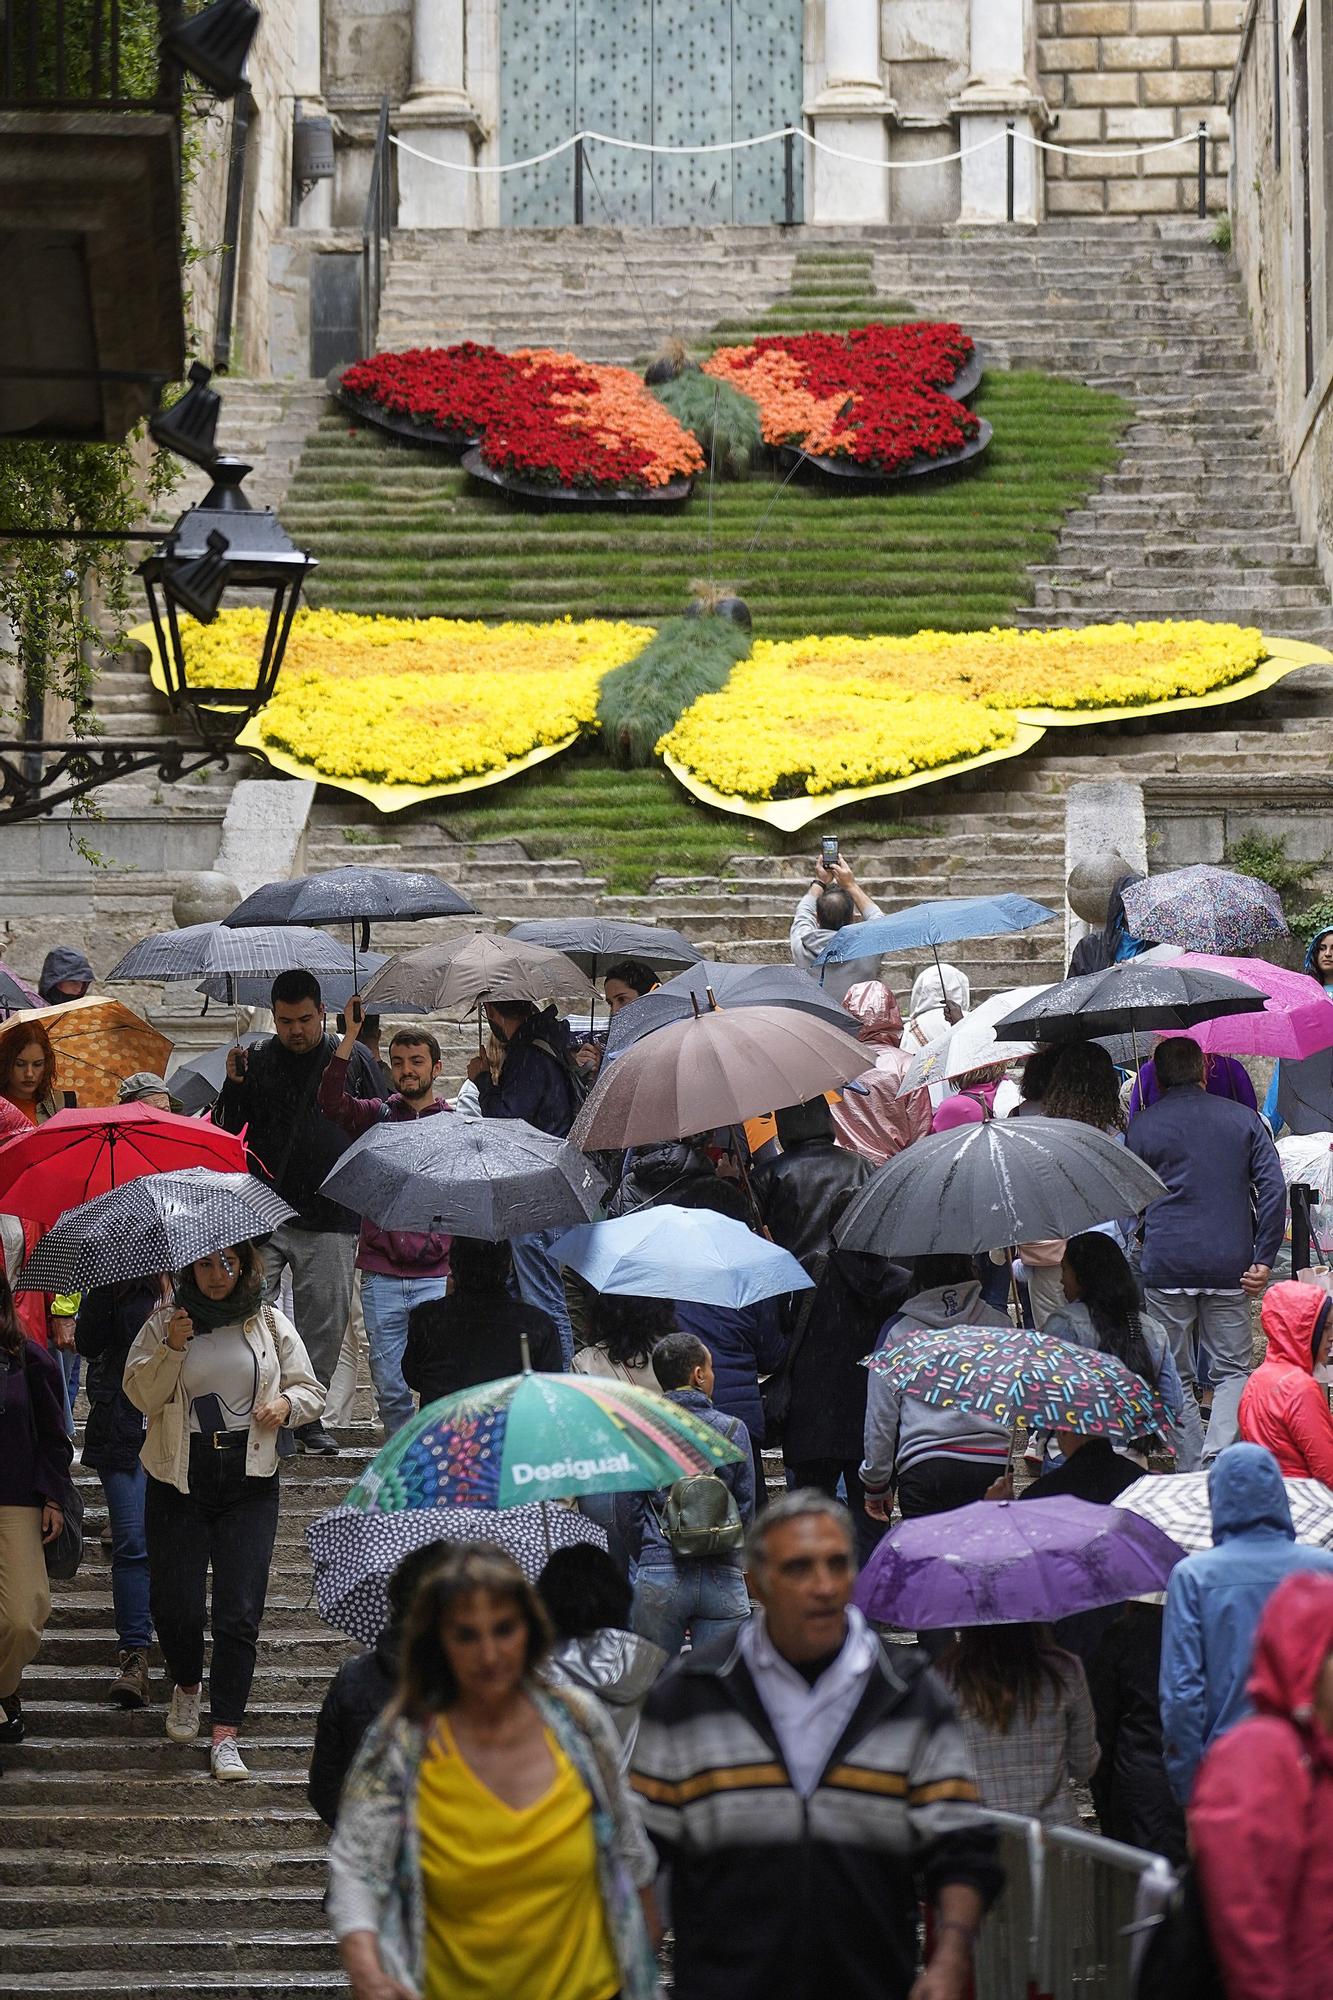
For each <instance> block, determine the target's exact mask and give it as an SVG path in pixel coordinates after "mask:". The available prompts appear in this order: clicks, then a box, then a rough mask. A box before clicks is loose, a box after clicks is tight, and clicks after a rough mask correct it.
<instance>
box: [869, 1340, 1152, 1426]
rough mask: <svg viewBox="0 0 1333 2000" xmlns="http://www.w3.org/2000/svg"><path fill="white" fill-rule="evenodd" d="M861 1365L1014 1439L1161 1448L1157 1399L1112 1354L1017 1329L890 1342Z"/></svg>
mask: <svg viewBox="0 0 1333 2000" xmlns="http://www.w3.org/2000/svg"><path fill="white" fill-rule="evenodd" d="M866 1366H867V1367H868V1368H869V1369H870V1370H871V1371H872V1372H873V1373H875V1374H877V1375H891V1376H893V1378H894V1380H895V1381H896V1382H897V1384H898V1386H899V1388H900V1389H902V1391H903V1392H904V1394H906V1395H909V1396H916V1397H917V1398H918V1399H919V1400H920V1401H921V1402H923V1403H932V1404H933V1405H934V1406H935V1408H936V1409H940V1410H948V1409H954V1410H966V1411H967V1412H968V1414H969V1415H971V1416H975V1417H985V1418H986V1419H987V1420H988V1422H990V1423H993V1424H1000V1425H1002V1426H1003V1427H1004V1428H1005V1429H1006V1430H1012V1429H1013V1428H1014V1426H1015V1425H1016V1424H1019V1423H1024V1424H1026V1425H1027V1427H1028V1429H1029V1430H1038V1431H1075V1432H1077V1434H1078V1435H1079V1436H1080V1437H1109V1438H1111V1439H1113V1440H1114V1441H1115V1442H1117V1443H1121V1444H1128V1443H1129V1442H1130V1440H1131V1439H1133V1438H1140V1437H1146V1436H1148V1435H1149V1434H1150V1433H1151V1432H1154V1431H1155V1432H1156V1434H1157V1436H1158V1437H1159V1438H1161V1439H1163V1440H1164V1441H1165V1442H1167V1443H1168V1444H1169V1441H1170V1436H1171V1420H1170V1418H1169V1416H1168V1415H1167V1411H1166V1405H1165V1404H1164V1403H1163V1401H1162V1399H1161V1397H1160V1396H1159V1395H1158V1393H1157V1391H1156V1390H1155V1389H1153V1388H1151V1387H1150V1386H1149V1385H1148V1383H1146V1382H1145V1381H1144V1380H1143V1379H1142V1377H1141V1376H1138V1375H1135V1374H1134V1372H1133V1370H1132V1369H1129V1368H1126V1367H1125V1365H1124V1363H1123V1362H1122V1361H1117V1360H1116V1359H1115V1357H1114V1355H1111V1354H1101V1353H1099V1352H1098V1351H1097V1349H1095V1348H1087V1347H1074V1346H1071V1345H1070V1343H1069V1342H1068V1341H1065V1340H1046V1339H1043V1338H1042V1336H1041V1335H1040V1334H1036V1333H1028V1332H1027V1331H1026V1330H1025V1329H1022V1328H1015V1327H990V1326H958V1327H951V1328H950V1329H948V1331H946V1332H938V1331H926V1330H921V1331H919V1332H915V1333H911V1332H908V1333H905V1334H903V1335H902V1336H901V1337H900V1338H899V1337H895V1339H894V1341H893V1345H892V1346H891V1347H886V1348H881V1349H880V1351H879V1352H878V1353H876V1354H872V1355H871V1356H870V1357H869V1359H868V1361H867V1363H866Z"/></svg>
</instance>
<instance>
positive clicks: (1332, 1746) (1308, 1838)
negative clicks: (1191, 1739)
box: [1189, 1575, 1333, 2000]
mask: <svg viewBox="0 0 1333 2000" xmlns="http://www.w3.org/2000/svg"><path fill="white" fill-rule="evenodd" d="M1249 1693H1250V1700H1251V1702H1252V1703H1253V1706H1254V1713H1253V1715H1252V1716H1250V1717H1249V1719H1248V1720H1247V1721H1245V1722H1241V1723H1238V1724H1237V1726H1236V1728H1235V1729H1233V1730H1232V1731H1231V1733H1230V1735H1228V1736H1225V1737H1224V1738H1223V1739H1222V1741H1221V1742H1220V1743H1216V1744H1214V1746H1213V1748H1212V1749H1211V1750H1210V1751H1209V1752H1208V1755H1207V1756H1206V1757H1205V1759H1204V1761H1203V1766H1202V1768H1201V1770H1200V1772H1199V1777H1198V1782H1197V1783H1196V1785H1195V1787H1194V1797H1193V1798H1192V1800H1191V1801H1190V1811H1189V1830H1190V1843H1191V1846H1192V1848H1193V1851H1194V1860H1195V1867H1196V1869H1197V1871H1198V1883H1199V1892H1200V1897H1201V1900H1202V1904H1203V1910H1204V1915H1205V1916H1206V1918H1207V1921H1208V1932H1209V1938H1210V1941H1211V1943H1212V1947H1213V1952H1214V1955H1215V1957H1216V1960H1217V1966H1218V1970H1219V1971H1220V1973H1221V1975H1222V1984H1223V1987H1224V1989H1225V1993H1226V2000H1314V1996H1315V1995H1316V1994H1320V1993H1326V1992H1327V1991H1328V1979H1329V1970H1328V1968H1329V1960H1330V1956H1333V1580H1331V1579H1330V1578H1328V1577H1326V1576H1308V1575H1307V1576H1290V1577H1288V1578H1287V1579H1286V1581H1285V1582H1283V1583H1280V1584H1279V1585H1278V1587H1277V1589H1276V1590H1275V1591H1274V1592H1273V1595H1272V1596H1271V1598H1270V1599H1269V1600H1268V1603H1267V1605H1266V1606H1265V1608H1264V1614H1263V1617H1262V1619H1261V1620H1260V1623H1259V1632H1258V1637H1257V1639H1256V1641H1255V1647H1254V1669H1253V1672H1252V1673H1251V1675H1250V1683H1249Z"/></svg>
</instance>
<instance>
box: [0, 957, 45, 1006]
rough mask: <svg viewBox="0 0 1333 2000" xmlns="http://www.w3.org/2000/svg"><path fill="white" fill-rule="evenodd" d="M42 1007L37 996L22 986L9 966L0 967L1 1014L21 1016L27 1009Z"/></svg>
mask: <svg viewBox="0 0 1333 2000" xmlns="http://www.w3.org/2000/svg"><path fill="white" fill-rule="evenodd" d="M40 1005H41V1001H40V1000H39V999H38V997H37V995H36V994H35V993H30V992H29V991H28V989H27V987H26V986H23V985H21V984H20V983H19V981H18V980H17V979H16V978H15V976H14V974H13V973H12V972H11V971H10V970H9V968H8V967H7V966H4V965H0V1014H14V1013H19V1014H21V1013H22V1012H23V1011H24V1009H25V1008H28V1007H39V1006H40Z"/></svg>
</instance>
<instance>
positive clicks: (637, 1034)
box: [604, 980, 815, 1061]
mask: <svg viewBox="0 0 1333 2000" xmlns="http://www.w3.org/2000/svg"><path fill="white" fill-rule="evenodd" d="M810 988H811V991H812V992H813V991H814V990H815V986H814V981H813V980H811V981H810ZM693 1019H694V1002H693V1001H692V1000H689V999H687V998H686V997H685V995H684V994H683V993H668V992H667V991H666V989H665V988H664V987H663V988H659V990H658V991H657V992H656V993H644V994H643V995H641V996H640V998H639V999H637V1000H631V1001H630V1002H629V1003H628V1005H626V1006H624V1007H622V1008H621V1009H620V1011H619V1013H617V1014H613V1015H612V1016H611V1020H610V1023H609V1024H608V1026H607V1030H606V1048H605V1051H604V1054H605V1056H606V1058H607V1060H608V1061H610V1059H611V1058H612V1057H613V1056H618V1055H620V1054H621V1052H622V1051H623V1050H625V1049H628V1048H632V1047H633V1046H634V1044H635V1042H641V1041H642V1040H643V1038H644V1036H645V1035H655V1034H656V1033H657V1031H658V1029H659V1028H670V1027H673V1026H674V1025H675V1023H676V1022H677V1021H692V1020H693Z"/></svg>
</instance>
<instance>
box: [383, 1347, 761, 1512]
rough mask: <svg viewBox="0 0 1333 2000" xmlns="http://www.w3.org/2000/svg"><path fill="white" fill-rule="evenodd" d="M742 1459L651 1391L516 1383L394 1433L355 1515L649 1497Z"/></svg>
mask: <svg viewBox="0 0 1333 2000" xmlns="http://www.w3.org/2000/svg"><path fill="white" fill-rule="evenodd" d="M742 1456H743V1454H742V1453H741V1452H740V1451H738V1450H737V1448H736V1446H735V1445H733V1444H729V1443H728V1442H727V1440H726V1439H725V1438H724V1437H723V1436H722V1435H721V1433H720V1432H719V1431H715V1430H713V1429H712V1428H711V1427H710V1426H709V1425H708V1424H705V1423H703V1422H702V1421H701V1420H700V1419H699V1418H698V1417H696V1416H695V1415H694V1414H693V1413H692V1412H691V1411H689V1410H686V1409H682V1408H681V1406H680V1404H679V1403H670V1402H668V1401H667V1399H666V1397H665V1396H659V1395H658V1394H657V1393H656V1392H655V1391H654V1390H651V1389H636V1388H633V1387H631V1386H630V1385H629V1384H627V1383H624V1382H616V1381H611V1380H604V1379H602V1378H601V1377H593V1376H585V1375H534V1374H523V1375H510V1376H506V1377H505V1378H504V1379H503V1380H501V1381H498V1382H482V1383H479V1384H478V1385H477V1386H476V1387H475V1388H472V1389H461V1390H460V1391H459V1392H458V1394H457V1395H455V1396H444V1397H442V1398H441V1400H440V1401H439V1402H438V1403H428V1404H427V1405H426V1407H425V1409H424V1410H420V1411H418V1413H417V1415H416V1416H415V1417H413V1418H412V1420H411V1422H410V1423H407V1424H404V1426H403V1428H402V1429H401V1430H400V1431H396V1432H395V1433H394V1435H393V1436H392V1437H391V1438H390V1440H389V1442H388V1444H386V1445H385V1447H384V1449H383V1451H382V1452H381V1453H380V1454H379V1456H378V1458H376V1459H375V1460H374V1461H373V1463H372V1464H370V1465H369V1466H368V1467H367V1468H366V1470H365V1472H363V1473H362V1475H361V1477H360V1479H358V1480H357V1482H356V1484H355V1486H353V1488H352V1490H351V1492H350V1493H349V1494H348V1495H347V1499H346V1502H345V1504H346V1505H347V1506H348V1507H356V1508H360V1509H361V1510H362V1511H363V1512H366V1513H372V1512H373V1513H380V1514H397V1513H401V1512H402V1511H403V1509H404V1508H407V1507H521V1506H524V1505H526V1504H527V1503H528V1502H530V1501H533V1500H557V1499H560V1498H563V1497H571V1498H572V1497H574V1496H576V1495H578V1494H580V1493H633V1492H654V1491H656V1489H657V1488H658V1487H661V1486H670V1485H672V1484H673V1483H674V1481H676V1480H677V1479H684V1478H686V1477H687V1476H688V1475H689V1474H690V1473H696V1472H711V1471H712V1470H713V1468H714V1467H715V1466H718V1465H727V1464H730V1463H732V1462H733V1461H735V1460H738V1459H740V1458H741V1457H742Z"/></svg>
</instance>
